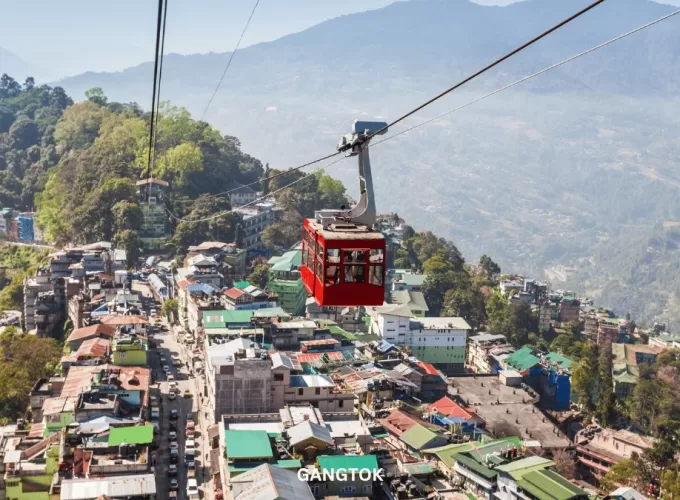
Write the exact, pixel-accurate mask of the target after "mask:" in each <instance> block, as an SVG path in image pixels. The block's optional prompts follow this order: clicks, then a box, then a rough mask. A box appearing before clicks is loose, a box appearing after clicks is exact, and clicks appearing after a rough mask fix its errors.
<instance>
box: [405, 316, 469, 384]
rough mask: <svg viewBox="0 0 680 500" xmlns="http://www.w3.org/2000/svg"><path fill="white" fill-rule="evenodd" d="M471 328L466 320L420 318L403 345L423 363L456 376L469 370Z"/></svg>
mask: <svg viewBox="0 0 680 500" xmlns="http://www.w3.org/2000/svg"><path fill="white" fill-rule="evenodd" d="M469 329H470V325H468V324H467V322H466V321H465V320H464V319H463V318H456V317H439V318H416V319H414V320H411V321H410V325H409V331H408V333H407V334H406V342H405V344H403V345H406V346H408V347H409V348H410V349H411V353H412V354H413V355H414V356H415V357H416V358H418V359H419V360H421V361H424V362H425V363H430V364H433V365H435V366H436V367H437V368H439V369H440V370H442V371H444V372H446V373H449V374H453V373H463V372H464V371H465V345H466V343H467V332H468V330H469Z"/></svg>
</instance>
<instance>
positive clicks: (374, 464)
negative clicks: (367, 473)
mask: <svg viewBox="0 0 680 500" xmlns="http://www.w3.org/2000/svg"><path fill="white" fill-rule="evenodd" d="M317 460H318V462H319V468H320V469H321V470H322V471H327V472H333V471H336V470H339V469H344V470H346V471H351V470H372V471H377V470H378V459H377V458H376V456H375V455H325V456H321V457H319V458H318V459H317Z"/></svg>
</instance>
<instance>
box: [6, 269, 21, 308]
mask: <svg viewBox="0 0 680 500" xmlns="http://www.w3.org/2000/svg"><path fill="white" fill-rule="evenodd" d="M25 277H26V274H24V273H23V272H18V273H16V274H15V275H14V277H13V278H12V281H10V283H9V285H7V286H6V287H5V288H3V289H2V290H0V310H17V309H18V310H22V309H23V307H24V278H25Z"/></svg>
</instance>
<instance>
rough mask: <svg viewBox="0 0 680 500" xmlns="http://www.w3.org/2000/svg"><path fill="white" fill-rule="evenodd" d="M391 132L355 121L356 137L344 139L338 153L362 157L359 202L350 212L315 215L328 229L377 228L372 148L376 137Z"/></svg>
mask: <svg viewBox="0 0 680 500" xmlns="http://www.w3.org/2000/svg"><path fill="white" fill-rule="evenodd" d="M387 129H388V126H387V123H385V122H367V121H359V120H355V121H354V123H353V124H352V133H350V134H347V135H345V136H343V138H342V139H340V142H339V143H338V147H337V150H338V152H341V153H345V154H346V155H347V156H358V157H359V158H358V159H359V193H360V195H359V201H358V202H357V204H356V205H354V206H353V207H352V208H349V209H345V208H344V207H343V208H341V209H339V210H333V209H324V210H318V211H317V212H315V214H314V218H315V219H316V221H317V222H318V223H319V224H321V225H322V226H323V228H324V229H329V226H330V225H331V224H333V223H335V222H344V223H351V224H356V225H365V226H367V227H368V228H369V229H370V228H372V227H373V224H375V219H376V208H375V198H374V197H373V176H372V175H371V161H370V158H369V153H368V144H369V142H370V141H371V139H372V138H373V137H374V136H375V135H383V134H385V133H386V132H387Z"/></svg>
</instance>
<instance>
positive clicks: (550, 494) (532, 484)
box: [517, 470, 588, 500]
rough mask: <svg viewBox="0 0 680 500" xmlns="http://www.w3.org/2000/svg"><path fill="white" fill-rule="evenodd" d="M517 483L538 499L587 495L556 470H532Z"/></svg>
mask: <svg viewBox="0 0 680 500" xmlns="http://www.w3.org/2000/svg"><path fill="white" fill-rule="evenodd" d="M517 485H518V486H519V487H520V488H522V489H523V490H525V491H527V492H528V493H530V494H531V495H532V496H534V497H536V498H537V499H538V500H570V499H572V498H577V497H584V498H585V497H587V496H588V493H586V492H585V491H584V490H582V489H581V488H578V487H576V486H575V485H573V484H571V483H570V482H569V481H567V480H566V479H565V478H563V477H562V476H560V475H559V474H557V473H556V472H553V471H549V470H541V471H534V472H530V473H528V474H525V475H524V478H522V479H521V480H520V481H518V482H517Z"/></svg>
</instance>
